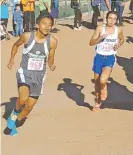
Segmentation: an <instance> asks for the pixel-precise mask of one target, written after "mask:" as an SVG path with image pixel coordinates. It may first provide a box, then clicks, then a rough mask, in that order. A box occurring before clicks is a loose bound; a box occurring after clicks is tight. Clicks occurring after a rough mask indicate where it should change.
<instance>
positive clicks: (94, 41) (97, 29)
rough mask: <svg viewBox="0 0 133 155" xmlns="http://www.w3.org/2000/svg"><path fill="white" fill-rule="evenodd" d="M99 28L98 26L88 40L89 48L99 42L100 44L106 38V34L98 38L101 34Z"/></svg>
mask: <svg viewBox="0 0 133 155" xmlns="http://www.w3.org/2000/svg"><path fill="white" fill-rule="evenodd" d="M101 28H102V27H101V26H98V27H97V28H96V30H95V32H94V34H93V36H92V38H91V40H90V43H89V44H90V46H93V45H96V44H98V43H100V42H102V41H103V40H104V39H105V38H106V37H107V34H103V35H102V36H100V33H101Z"/></svg>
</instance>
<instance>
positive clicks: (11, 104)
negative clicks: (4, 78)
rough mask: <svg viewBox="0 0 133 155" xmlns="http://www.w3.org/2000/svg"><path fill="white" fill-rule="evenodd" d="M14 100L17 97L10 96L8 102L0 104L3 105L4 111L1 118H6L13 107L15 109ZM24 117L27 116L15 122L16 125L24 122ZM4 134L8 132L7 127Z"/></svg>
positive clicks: (18, 125)
mask: <svg viewBox="0 0 133 155" xmlns="http://www.w3.org/2000/svg"><path fill="white" fill-rule="evenodd" d="M16 100H17V97H12V98H10V102H4V103H2V104H1V107H2V106H5V112H4V114H3V118H4V119H6V120H7V119H8V117H9V116H10V114H11V112H12V111H13V109H15V107H16ZM26 119H27V118H24V119H23V120H22V121H20V122H19V123H17V124H16V127H20V126H22V125H23V124H24V123H25V121H26ZM4 134H6V135H8V134H9V130H8V129H7V127H6V128H5V130H4Z"/></svg>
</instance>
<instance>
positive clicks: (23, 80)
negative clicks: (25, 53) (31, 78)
mask: <svg viewBox="0 0 133 155" xmlns="http://www.w3.org/2000/svg"><path fill="white" fill-rule="evenodd" d="M18 73H19V74H20V79H21V81H22V82H24V83H25V82H26V81H25V77H24V71H23V68H22V67H20V68H19V69H18Z"/></svg>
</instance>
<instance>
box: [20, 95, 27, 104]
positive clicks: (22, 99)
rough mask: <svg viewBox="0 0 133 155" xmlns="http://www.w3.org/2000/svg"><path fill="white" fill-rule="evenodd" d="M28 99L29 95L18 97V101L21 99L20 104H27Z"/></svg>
mask: <svg viewBox="0 0 133 155" xmlns="http://www.w3.org/2000/svg"><path fill="white" fill-rule="evenodd" d="M27 100H28V97H27V96H20V97H19V98H18V101H19V104H20V105H23V104H25V103H26V102H27Z"/></svg>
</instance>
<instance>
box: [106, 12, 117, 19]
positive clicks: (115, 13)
mask: <svg viewBox="0 0 133 155" xmlns="http://www.w3.org/2000/svg"><path fill="white" fill-rule="evenodd" d="M110 14H114V15H116V16H117V20H118V19H119V14H118V12H116V11H109V12H108V13H107V15H106V19H108V17H109V15H110Z"/></svg>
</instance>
